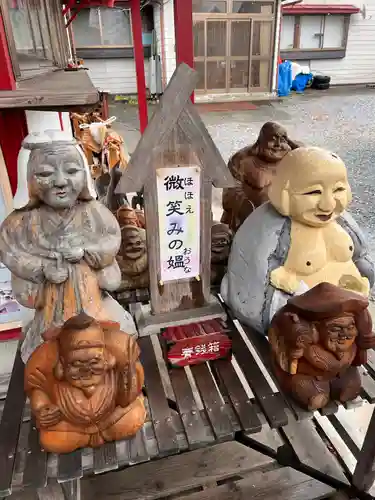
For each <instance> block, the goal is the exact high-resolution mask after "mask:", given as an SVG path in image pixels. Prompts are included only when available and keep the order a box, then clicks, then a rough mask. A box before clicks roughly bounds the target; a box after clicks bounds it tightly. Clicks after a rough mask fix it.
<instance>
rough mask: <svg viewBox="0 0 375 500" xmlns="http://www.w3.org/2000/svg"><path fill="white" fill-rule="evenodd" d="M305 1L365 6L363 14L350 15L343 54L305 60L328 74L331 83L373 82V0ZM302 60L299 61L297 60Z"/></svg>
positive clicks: (314, 68)
mask: <svg viewBox="0 0 375 500" xmlns="http://www.w3.org/2000/svg"><path fill="white" fill-rule="evenodd" d="M303 3H306V4H307V3H308V4H332V3H334V4H340V3H341V4H349V3H350V4H351V5H356V6H358V7H359V8H360V9H362V8H363V5H365V7H366V17H365V18H363V16H362V14H361V13H359V14H352V15H351V16H350V25H349V34H348V42H347V48H346V56H345V57H344V58H343V59H322V60H319V59H318V60H312V61H306V63H308V64H309V66H310V69H311V71H312V72H313V73H324V74H327V75H329V76H331V83H332V84H333V85H340V84H361V83H373V82H375V64H374V62H375V59H374V54H375V0H367V1H366V3H365V4H364V1H363V0H351V1H350V2H348V1H347V0H343V1H341V0H304V2H303ZM298 62H299V63H300V64H303V62H302V61H298Z"/></svg>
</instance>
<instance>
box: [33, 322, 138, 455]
mask: <svg viewBox="0 0 375 500" xmlns="http://www.w3.org/2000/svg"><path fill="white" fill-rule="evenodd" d="M44 339H45V342H44V343H43V344H42V345H40V346H39V347H38V348H37V349H36V350H35V351H34V352H33V354H32V355H31V357H30V358H29V360H28V362H27V364H26V368H25V391H26V394H27V395H28V397H29V398H30V404H31V409H32V412H33V414H34V415H35V418H36V424H37V427H38V429H39V439H40V444H41V446H42V447H43V448H44V449H45V450H46V451H48V452H52V453H70V452H72V451H74V450H76V449H78V448H83V447H87V446H89V447H97V446H100V445H102V444H103V443H104V442H106V441H117V440H120V439H125V438H129V437H131V436H133V435H134V434H135V433H136V432H137V431H138V430H139V429H140V428H141V427H142V426H143V424H144V422H145V418H146V410H145V406H144V402H143V395H142V386H143V382H144V374H143V368H142V365H141V364H140V362H139V359H138V358H139V348H138V345H137V343H136V341H135V339H134V338H133V337H131V336H130V335H128V334H126V333H124V332H122V331H120V330H119V325H118V324H117V323H112V322H98V321H95V320H94V319H93V318H91V317H89V316H87V315H86V314H85V313H81V314H79V315H78V316H75V317H72V318H71V319H69V320H68V321H67V322H66V323H65V324H64V325H63V326H62V327H61V328H55V329H51V330H50V331H47V332H46V333H45V334H44Z"/></svg>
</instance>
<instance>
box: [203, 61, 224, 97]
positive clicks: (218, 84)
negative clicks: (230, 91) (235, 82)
mask: <svg viewBox="0 0 375 500" xmlns="http://www.w3.org/2000/svg"><path fill="white" fill-rule="evenodd" d="M226 69H227V65H226V62H225V61H207V90H210V89H212V90H214V89H215V90H225V89H226V84H225V81H226Z"/></svg>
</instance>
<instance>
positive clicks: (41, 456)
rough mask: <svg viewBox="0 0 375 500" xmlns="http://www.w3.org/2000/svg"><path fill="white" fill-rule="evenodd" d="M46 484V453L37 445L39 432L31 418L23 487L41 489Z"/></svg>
mask: <svg viewBox="0 0 375 500" xmlns="http://www.w3.org/2000/svg"><path fill="white" fill-rule="evenodd" d="M46 484H47V453H46V452H45V451H43V450H42V449H41V447H40V444H39V431H38V429H37V428H36V425H35V419H34V417H32V418H31V422H30V431H29V439H28V451H27V455H26V465H25V470H24V473H23V485H24V486H32V487H33V488H43V487H44V486H45V485H46Z"/></svg>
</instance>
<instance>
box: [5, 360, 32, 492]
mask: <svg viewBox="0 0 375 500" xmlns="http://www.w3.org/2000/svg"><path fill="white" fill-rule="evenodd" d="M24 370H25V365H24V364H23V361H22V359H21V355H20V352H19V351H17V353H16V356H15V360H14V365H13V370H12V375H11V379H10V383H9V388H8V396H7V398H6V400H5V404H4V411H3V415H2V419H1V422H0V471H1V472H0V498H1V497H5V496H8V495H10V493H11V491H12V476H13V469H14V464H15V459H16V451H17V444H18V438H19V434H20V429H21V424H22V415H23V411H24V407H25V400H26V396H25V393H24V390H23V384H24Z"/></svg>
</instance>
